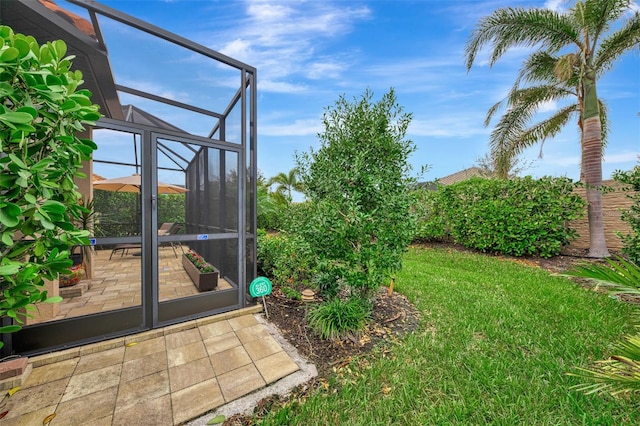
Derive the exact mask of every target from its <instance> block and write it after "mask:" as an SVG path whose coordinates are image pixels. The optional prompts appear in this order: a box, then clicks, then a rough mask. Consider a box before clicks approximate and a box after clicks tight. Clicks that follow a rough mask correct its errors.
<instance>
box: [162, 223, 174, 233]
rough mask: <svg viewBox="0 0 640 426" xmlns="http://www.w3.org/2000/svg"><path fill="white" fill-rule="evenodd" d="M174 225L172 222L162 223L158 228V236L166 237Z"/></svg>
mask: <svg viewBox="0 0 640 426" xmlns="http://www.w3.org/2000/svg"><path fill="white" fill-rule="evenodd" d="M174 225H175V223H173V222H165V223H163V224H162V225H161V226H160V228H158V235H168V234H169V233H170V232H171V228H173V226H174Z"/></svg>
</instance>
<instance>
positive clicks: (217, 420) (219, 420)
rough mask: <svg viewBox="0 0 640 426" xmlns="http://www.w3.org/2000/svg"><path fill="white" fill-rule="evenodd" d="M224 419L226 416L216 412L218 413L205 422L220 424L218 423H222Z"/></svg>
mask: <svg viewBox="0 0 640 426" xmlns="http://www.w3.org/2000/svg"><path fill="white" fill-rule="evenodd" d="M226 419H227V418H226V417H225V416H224V414H218V415H217V416H215V417H214V418H212V419H210V420H209V421H208V422H207V425H217V424H220V423H224V421H225V420H226Z"/></svg>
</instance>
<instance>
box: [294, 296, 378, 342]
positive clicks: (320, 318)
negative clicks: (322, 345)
mask: <svg viewBox="0 0 640 426" xmlns="http://www.w3.org/2000/svg"><path fill="white" fill-rule="evenodd" d="M370 316H371V306H369V304H368V303H367V302H365V301H364V300H362V299H360V298H357V297H352V298H349V299H346V300H342V299H340V298H338V297H335V298H333V299H331V300H329V301H328V302H324V303H321V304H319V305H316V306H314V307H313V308H311V309H309V311H308V312H307V315H306V319H307V321H308V322H309V326H310V327H311V329H312V330H314V331H315V332H316V333H318V334H319V335H320V337H322V338H323V339H337V338H341V337H344V336H345V335H346V334H348V333H357V332H359V331H361V330H362V329H363V328H364V327H365V325H366V324H367V321H368V320H369V319H370Z"/></svg>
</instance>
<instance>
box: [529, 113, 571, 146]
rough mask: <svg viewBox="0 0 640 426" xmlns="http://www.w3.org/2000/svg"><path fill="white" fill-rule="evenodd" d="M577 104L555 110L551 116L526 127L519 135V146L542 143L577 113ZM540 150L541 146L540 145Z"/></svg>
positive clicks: (556, 132)
mask: <svg viewBox="0 0 640 426" xmlns="http://www.w3.org/2000/svg"><path fill="white" fill-rule="evenodd" d="M579 112H580V111H579V107H578V104H572V105H568V106H566V107H564V108H562V109H560V110H558V111H556V112H555V113H554V114H553V115H552V116H551V117H549V118H547V119H546V120H542V121H540V122H538V123H536V124H534V125H533V126H531V127H529V128H528V129H526V130H524V131H523V132H522V134H521V135H520V138H521V146H522V147H523V148H528V147H530V146H533V145H535V144H536V143H544V141H545V140H546V139H548V138H552V137H554V136H555V135H557V134H558V133H560V131H561V130H562V128H563V127H564V126H565V125H566V124H567V123H568V122H569V121H570V120H571V119H572V118H574V117H575V116H576V115H578V113H579ZM540 149H541V150H542V147H540Z"/></svg>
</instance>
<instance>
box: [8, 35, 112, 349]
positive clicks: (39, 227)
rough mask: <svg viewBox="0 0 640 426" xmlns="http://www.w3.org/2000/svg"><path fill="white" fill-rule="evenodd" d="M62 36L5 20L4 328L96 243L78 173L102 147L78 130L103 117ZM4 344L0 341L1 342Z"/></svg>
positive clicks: (13, 327) (15, 324) (14, 325)
mask: <svg viewBox="0 0 640 426" xmlns="http://www.w3.org/2000/svg"><path fill="white" fill-rule="evenodd" d="M66 51H67V46H66V44H65V43H64V42H63V41H61V40H58V41H53V42H48V43H46V44H44V45H38V43H37V41H36V40H35V38H33V37H31V36H25V35H22V34H15V33H14V32H13V30H12V29H11V28H9V27H7V26H0V146H1V147H2V154H1V155H0V157H1V158H0V318H1V319H2V326H0V333H2V334H4V333H10V332H15V331H18V330H19V329H20V325H19V324H22V323H23V318H24V317H27V316H29V315H30V314H29V311H33V310H34V306H33V304H35V303H39V302H58V301H60V300H61V298H59V297H52V298H49V297H47V292H46V290H44V285H45V279H46V280H55V279H56V278H58V275H59V274H69V273H70V271H69V268H70V267H71V266H72V261H71V259H69V254H70V248H71V247H73V246H75V245H87V244H88V243H89V241H88V239H87V236H88V235H89V232H88V231H83V230H79V229H78V228H77V226H76V225H75V222H76V221H77V220H78V219H79V218H80V216H81V211H82V206H81V205H79V204H78V200H79V199H80V194H79V193H78V191H77V187H76V185H75V183H74V177H79V178H83V177H86V176H84V175H83V174H82V173H80V172H79V170H80V168H81V167H82V161H83V160H89V159H90V156H91V153H92V152H93V151H94V150H95V149H96V148H97V147H96V145H95V143H94V142H93V141H91V140H88V139H80V138H79V137H77V136H76V134H77V133H78V132H81V131H83V130H84V129H85V127H84V126H85V125H93V124H95V121H96V120H98V119H99V118H100V114H99V113H98V106H97V105H94V104H92V103H91V100H90V95H91V93H90V92H89V91H87V90H78V87H79V86H80V85H81V84H82V83H83V80H82V73H81V72H79V71H71V60H72V59H73V57H72V56H65V55H66ZM3 345H4V342H0V347H2V346H3Z"/></svg>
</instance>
